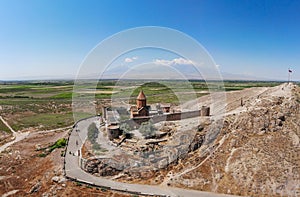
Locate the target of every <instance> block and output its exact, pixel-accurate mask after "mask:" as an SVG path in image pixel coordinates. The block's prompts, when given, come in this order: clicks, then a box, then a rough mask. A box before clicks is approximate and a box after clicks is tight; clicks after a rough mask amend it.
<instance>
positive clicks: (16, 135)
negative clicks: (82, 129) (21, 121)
mask: <svg viewBox="0 0 300 197" xmlns="http://www.w3.org/2000/svg"><path fill="white" fill-rule="evenodd" d="M0 120H1V121H2V122H3V123H4V124H5V125H6V126H7V128H9V129H10V130H11V132H12V133H13V138H14V140H13V141H10V142H7V143H5V144H3V145H2V146H0V153H1V152H3V151H4V150H5V149H6V148H7V147H9V146H11V145H12V144H14V143H16V142H19V141H21V140H23V139H25V138H26V137H28V136H29V134H30V132H29V131H28V132H24V133H22V132H19V131H15V130H13V128H12V127H11V126H10V125H9V124H8V123H7V122H6V121H5V120H4V119H3V117H2V116H0ZM71 128H72V126H68V127H64V128H58V129H51V130H45V131H38V132H34V134H43V133H50V132H54V131H62V130H66V129H71Z"/></svg>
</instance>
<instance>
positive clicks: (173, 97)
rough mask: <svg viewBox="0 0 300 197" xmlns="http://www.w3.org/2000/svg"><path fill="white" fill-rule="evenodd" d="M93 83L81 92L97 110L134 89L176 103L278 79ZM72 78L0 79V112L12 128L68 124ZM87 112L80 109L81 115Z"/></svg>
mask: <svg viewBox="0 0 300 197" xmlns="http://www.w3.org/2000/svg"><path fill="white" fill-rule="evenodd" d="M92 84H93V83H86V84H85V85H84V89H85V92H83V93H81V94H84V95H89V94H92V95H95V100H96V104H97V113H100V112H101V110H100V106H101V105H102V104H104V103H106V102H109V100H110V99H111V97H118V98H124V99H129V102H130V103H134V102H135V98H136V96H137V94H138V92H139V91H140V90H141V89H142V90H143V91H144V92H145V94H146V95H147V100H148V103H149V104H152V103H157V102H160V103H172V104H179V99H178V95H180V99H181V101H182V100H183V101H188V100H189V99H191V98H190V93H191V91H193V93H195V95H196V96H197V97H201V96H203V95H206V94H208V93H209V89H208V87H209V88H210V90H211V91H222V90H225V91H231V90H242V89H244V88H249V87H261V86H276V85H278V84H280V82H257V81H253V82H250V81H247V82H243V81H225V82H224V87H222V86H219V85H215V83H212V82H208V83H207V84H206V83H205V82H204V81H190V83H189V84H188V85H190V88H187V87H186V83H183V82H182V81H164V82H163V83H161V82H158V81H157V82H147V81H129V80H128V81H124V82H122V83H119V82H118V81H115V80H104V81H101V82H98V83H97V85H96V87H94V86H93V85H92ZM73 85H74V84H73V81H43V82H40V81H24V82H1V83H0V110H1V116H3V118H5V119H6V120H7V122H8V123H9V124H10V125H11V126H12V128H13V129H15V130H17V131H18V130H28V129H32V130H40V129H42V130H47V129H55V128H61V127H65V126H70V125H72V124H73V123H74V120H73V114H72V95H73ZM90 115H91V114H86V113H82V114H81V117H86V116H90ZM0 130H2V131H8V128H7V127H6V126H5V125H3V124H0Z"/></svg>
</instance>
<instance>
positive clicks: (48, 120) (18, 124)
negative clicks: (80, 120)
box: [12, 113, 74, 130]
mask: <svg viewBox="0 0 300 197" xmlns="http://www.w3.org/2000/svg"><path fill="white" fill-rule="evenodd" d="M73 123H74V119H73V114H72V113H61V114H34V115H31V116H24V117H22V118H20V119H18V120H14V122H13V124H12V128H14V129H15V130H21V129H24V128H28V127H38V126H40V125H42V126H43V127H42V129H54V128H61V127H66V126H70V125H72V124H73Z"/></svg>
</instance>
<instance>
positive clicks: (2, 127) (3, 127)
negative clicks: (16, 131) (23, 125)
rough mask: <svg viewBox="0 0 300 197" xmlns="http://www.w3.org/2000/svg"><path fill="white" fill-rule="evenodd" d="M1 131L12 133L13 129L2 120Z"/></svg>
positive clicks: (0, 122)
mask: <svg viewBox="0 0 300 197" xmlns="http://www.w3.org/2000/svg"><path fill="white" fill-rule="evenodd" d="M0 131H4V132H6V133H11V130H10V129H9V128H8V127H7V126H6V125H5V124H4V123H3V122H2V121H0Z"/></svg>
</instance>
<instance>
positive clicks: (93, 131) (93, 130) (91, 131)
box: [88, 122, 99, 144]
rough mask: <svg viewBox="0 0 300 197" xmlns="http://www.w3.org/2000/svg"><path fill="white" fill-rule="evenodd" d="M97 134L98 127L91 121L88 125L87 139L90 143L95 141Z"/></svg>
mask: <svg viewBox="0 0 300 197" xmlns="http://www.w3.org/2000/svg"><path fill="white" fill-rule="evenodd" d="M98 134H99V131H98V128H97V126H96V124H95V123H94V122H93V123H92V124H90V126H89V127H88V139H89V141H90V142H91V143H92V144H95V143H96V139H97V138H98Z"/></svg>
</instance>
